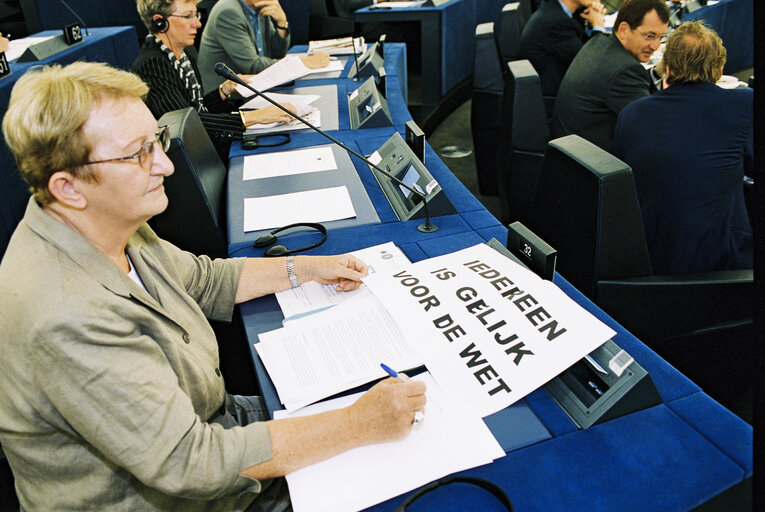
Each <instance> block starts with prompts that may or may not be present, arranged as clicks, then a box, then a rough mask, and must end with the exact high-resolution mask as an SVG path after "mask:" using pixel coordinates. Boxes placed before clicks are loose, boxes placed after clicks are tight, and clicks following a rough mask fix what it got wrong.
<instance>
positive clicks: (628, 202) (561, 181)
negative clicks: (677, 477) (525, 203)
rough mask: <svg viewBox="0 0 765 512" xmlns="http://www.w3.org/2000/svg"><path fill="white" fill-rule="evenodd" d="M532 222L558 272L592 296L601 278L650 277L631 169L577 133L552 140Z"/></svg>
mask: <svg viewBox="0 0 765 512" xmlns="http://www.w3.org/2000/svg"><path fill="white" fill-rule="evenodd" d="M535 221H536V228H535V230H534V231H535V233H536V234H537V235H539V236H540V237H541V238H542V239H543V240H544V241H545V242H547V243H548V244H550V245H551V246H552V247H553V248H555V249H556V250H557V251H558V261H557V270H558V272H560V274H561V275H562V276H563V277H565V278H566V279H567V280H568V281H569V282H571V284H573V285H574V286H575V287H576V288H577V289H579V290H580V291H581V292H582V293H584V294H585V295H587V296H588V297H590V298H592V299H595V284H596V283H597V282H598V281H599V280H603V279H617V278H628V277H640V276H649V275H651V263H650V258H649V256H648V247H647V245H646V240H645V231H644V229H643V220H642V218H641V216H640V206H639V204H638V200H637V192H636V189H635V180H634V179H633V176H632V169H631V168H630V167H629V166H628V165H627V164H626V163H624V162H622V161H621V160H619V159H618V158H616V157H615V156H613V155H611V154H610V153H608V152H607V151H605V150H603V149H601V148H600V147H598V146H596V145H595V144H592V143H591V142H589V141H587V140H585V139H583V138H581V137H579V136H578V135H567V136H565V137H561V138H559V139H555V140H552V141H550V143H549V145H548V148H547V152H546V154H545V159H544V165H543V168H542V176H541V178H540V181H539V186H538V193H537V197H536V217H535Z"/></svg>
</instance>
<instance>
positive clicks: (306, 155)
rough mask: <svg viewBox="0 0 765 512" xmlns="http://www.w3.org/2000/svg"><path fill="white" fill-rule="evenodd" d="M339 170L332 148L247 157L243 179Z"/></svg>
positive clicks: (324, 147) (245, 158)
mask: <svg viewBox="0 0 765 512" xmlns="http://www.w3.org/2000/svg"><path fill="white" fill-rule="evenodd" d="M335 169H337V162H336V161H335V155H334V153H333V152H332V147H331V146H318V147H313V148H306V149H296V150H293V151H279V152H276V153H263V154H260V155H247V156H245V157H244V161H243V163H242V179H243V180H256V179H262V178H273V177H276V176H290V175H293V174H306V173H310V172H321V171H334V170H335Z"/></svg>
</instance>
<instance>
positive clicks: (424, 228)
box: [213, 62, 438, 233]
mask: <svg viewBox="0 0 765 512" xmlns="http://www.w3.org/2000/svg"><path fill="white" fill-rule="evenodd" d="M213 69H214V71H215V73H216V74H218V75H220V76H222V77H223V78H226V79H228V80H231V81H232V82H236V83H238V84H239V85H242V86H244V87H246V88H247V89H249V90H250V91H252V92H254V93H255V94H256V95H257V96H260V97H261V98H263V99H264V100H266V101H267V102H269V103H271V104H272V105H274V106H275V107H277V108H279V109H280V110H283V111H284V112H286V113H287V114H289V115H290V116H292V117H294V118H295V119H297V120H298V121H300V122H301V123H303V124H304V125H306V126H307V127H309V128H310V129H312V130H313V131H315V132H316V133H318V134H320V135H322V136H324V137H325V138H327V139H329V140H331V141H332V142H334V143H335V144H337V145H338V146H340V147H341V148H343V149H344V150H345V151H347V152H348V153H349V154H351V155H353V156H355V157H356V158H358V159H359V160H361V161H362V162H364V163H365V164H367V165H368V166H370V167H371V168H373V169H374V170H376V171H378V172H380V173H382V174H383V175H384V176H387V177H388V178H390V179H392V180H393V181H395V182H396V183H397V184H398V185H400V186H402V187H404V188H405V189H407V190H409V191H410V192H412V193H414V194H416V195H417V196H418V197H420V198H421V199H422V207H423V209H424V210H425V222H424V223H422V224H420V225H419V226H417V229H418V230H419V231H421V232H422V233H432V232H434V231H436V230H437V229H438V226H436V225H435V224H432V223H431V222H430V210H429V209H428V199H427V197H426V195H425V194H423V193H422V192H420V191H419V190H417V189H415V188H413V187H411V186H409V185H407V184H406V183H404V182H403V181H401V180H400V179H399V178H397V177H396V176H394V175H393V174H391V173H390V172H388V171H384V170H383V169H381V168H379V167H378V166H377V165H375V164H373V163H372V162H370V161H369V160H368V159H367V157H365V156H363V155H361V154H360V153H357V152H356V151H354V150H352V149H351V148H349V147H348V146H346V145H345V144H343V143H342V142H340V141H339V140H337V139H336V138H334V137H333V136H331V135H330V134H328V133H327V132H325V131H324V130H321V129H319V128H317V127H315V126H314V125H312V124H311V123H309V122H308V121H306V120H305V119H303V118H302V117H300V116H299V115H297V114H293V113H292V112H290V111H289V110H287V109H286V108H284V107H283V106H281V105H280V104H279V103H277V102H275V101H274V100H272V99H271V98H269V97H268V96H266V95H265V94H263V93H262V92H260V91H259V90H257V89H255V88H254V87H252V86H251V85H250V84H248V83H247V82H245V81H244V80H242V79H241V78H239V75H237V74H236V73H234V72H233V71H231V69H230V68H229V67H228V66H226V65H225V64H223V63H222V62H218V63H217V64H215V67H214V68H213Z"/></svg>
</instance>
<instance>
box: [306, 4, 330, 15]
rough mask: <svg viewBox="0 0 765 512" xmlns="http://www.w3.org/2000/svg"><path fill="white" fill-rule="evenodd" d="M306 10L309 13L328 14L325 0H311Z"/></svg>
mask: <svg viewBox="0 0 765 512" xmlns="http://www.w3.org/2000/svg"><path fill="white" fill-rule="evenodd" d="M308 12H309V13H310V14H318V15H321V16H328V15H329V11H328V10H327V0H311V1H310V2H309V4H308Z"/></svg>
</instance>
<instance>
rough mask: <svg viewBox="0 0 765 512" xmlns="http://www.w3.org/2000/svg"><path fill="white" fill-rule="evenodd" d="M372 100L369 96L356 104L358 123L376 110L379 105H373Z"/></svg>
mask: <svg viewBox="0 0 765 512" xmlns="http://www.w3.org/2000/svg"><path fill="white" fill-rule="evenodd" d="M373 100H374V95H372V94H370V95H369V96H367V97H366V98H365V99H364V101H362V102H361V103H359V104H358V106H357V109H358V114H359V122H361V121H364V119H366V118H367V117H369V115H370V114H372V113H374V111H375V110H377V108H378V105H379V103H377V104H374V105H373V104H372V101H373Z"/></svg>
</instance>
